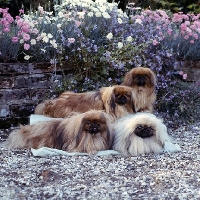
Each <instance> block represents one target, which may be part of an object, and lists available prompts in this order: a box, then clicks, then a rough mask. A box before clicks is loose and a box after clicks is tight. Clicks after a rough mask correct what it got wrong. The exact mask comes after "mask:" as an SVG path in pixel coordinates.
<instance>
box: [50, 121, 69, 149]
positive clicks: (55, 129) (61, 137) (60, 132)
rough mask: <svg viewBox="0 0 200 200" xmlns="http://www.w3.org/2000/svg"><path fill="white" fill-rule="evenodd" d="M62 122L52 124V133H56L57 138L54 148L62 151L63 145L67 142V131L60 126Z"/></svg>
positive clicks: (55, 138)
mask: <svg viewBox="0 0 200 200" xmlns="http://www.w3.org/2000/svg"><path fill="white" fill-rule="evenodd" d="M59 124H60V121H55V122H53V124H52V129H51V132H52V134H54V133H55V137H54V142H53V144H54V146H53V148H56V149H62V148H63V145H64V144H65V143H66V140H65V135H66V131H65V126H64V125H63V124H62V125H61V126H59Z"/></svg>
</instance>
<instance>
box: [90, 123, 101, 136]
mask: <svg viewBox="0 0 200 200" xmlns="http://www.w3.org/2000/svg"><path fill="white" fill-rule="evenodd" d="M98 132H99V124H97V123H92V124H91V126H90V128H89V133H90V134H96V133H98Z"/></svg>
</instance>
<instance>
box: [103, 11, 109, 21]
mask: <svg viewBox="0 0 200 200" xmlns="http://www.w3.org/2000/svg"><path fill="white" fill-rule="evenodd" d="M102 15H103V17H104V18H105V19H110V15H109V14H108V13H107V12H103V13H102Z"/></svg>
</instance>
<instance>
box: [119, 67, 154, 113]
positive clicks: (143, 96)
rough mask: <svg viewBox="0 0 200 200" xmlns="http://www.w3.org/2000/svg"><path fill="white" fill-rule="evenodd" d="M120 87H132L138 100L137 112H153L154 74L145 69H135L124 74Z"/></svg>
mask: <svg viewBox="0 0 200 200" xmlns="http://www.w3.org/2000/svg"><path fill="white" fill-rule="evenodd" d="M122 85H126V86H129V87H132V88H133V90H134V93H135V95H136V97H137V99H138V101H137V102H136V107H137V108H139V110H137V111H149V112H153V108H154V104H155V101H156V91H155V89H156V76H155V74H154V72H153V71H152V70H151V69H149V68H145V67H136V68H134V69H132V70H131V71H129V72H128V73H126V75H125V77H124V82H123V83H122Z"/></svg>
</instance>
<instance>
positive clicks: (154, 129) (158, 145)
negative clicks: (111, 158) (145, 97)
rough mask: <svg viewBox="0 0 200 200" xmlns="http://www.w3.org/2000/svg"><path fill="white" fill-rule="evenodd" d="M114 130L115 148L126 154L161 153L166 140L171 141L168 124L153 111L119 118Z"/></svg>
mask: <svg viewBox="0 0 200 200" xmlns="http://www.w3.org/2000/svg"><path fill="white" fill-rule="evenodd" d="M114 132H115V136H114V143H113V149H114V150H116V151H118V152H120V153H121V154H123V155H125V156H137V155H140V154H144V153H160V152H162V151H163V149H164V146H165V143H166V142H170V143H171V138H170V137H169V135H168V134H167V128H166V126H165V125H164V124H163V122H162V120H161V119H158V118H157V117H156V116H155V115H153V114H151V113H144V112H141V113H137V114H129V115H127V116H125V117H123V118H121V119H119V120H117V121H116V122H115V127H114ZM171 144H172V143H171ZM172 150H173V149H172ZM174 150H175V149H174Z"/></svg>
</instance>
